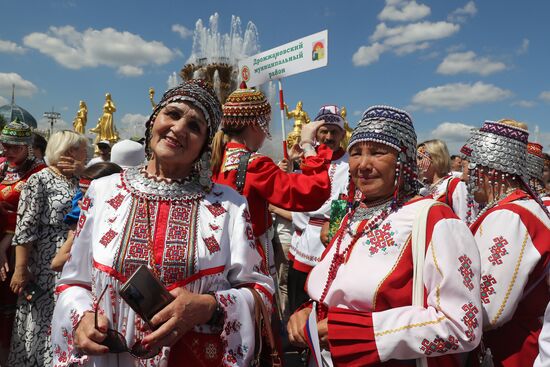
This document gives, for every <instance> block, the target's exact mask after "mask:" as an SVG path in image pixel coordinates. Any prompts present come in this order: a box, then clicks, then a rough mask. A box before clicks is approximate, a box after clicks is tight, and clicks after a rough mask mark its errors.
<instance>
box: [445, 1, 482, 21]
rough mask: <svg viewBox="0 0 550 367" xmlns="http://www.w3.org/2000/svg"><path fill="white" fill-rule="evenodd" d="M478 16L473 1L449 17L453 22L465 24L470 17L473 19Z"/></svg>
mask: <svg viewBox="0 0 550 367" xmlns="http://www.w3.org/2000/svg"><path fill="white" fill-rule="evenodd" d="M476 14H477V7H476V4H475V3H474V2H473V1H468V3H467V4H466V5H464V7H462V8H458V9H456V10H455V11H453V12H452V13H451V14H449V16H448V17H447V19H448V20H450V21H451V22H465V21H466V20H467V19H468V17H473V16H474V15H476Z"/></svg>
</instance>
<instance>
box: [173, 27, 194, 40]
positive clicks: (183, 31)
mask: <svg viewBox="0 0 550 367" xmlns="http://www.w3.org/2000/svg"><path fill="white" fill-rule="evenodd" d="M172 32H175V33H177V34H179V35H180V37H181V38H183V39H186V38H189V37H191V36H193V31H192V30H190V29H189V28H186V27H185V26H182V25H181V24H173V25H172Z"/></svg>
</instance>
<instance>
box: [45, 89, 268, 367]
mask: <svg viewBox="0 0 550 367" xmlns="http://www.w3.org/2000/svg"><path fill="white" fill-rule="evenodd" d="M220 118H221V106H220V103H219V101H218V99H217V98H216V95H215V93H214V91H213V89H212V88H211V87H210V86H209V85H207V84H206V82H204V81H201V80H190V81H187V82H184V83H183V84H181V85H179V86H177V87H175V88H173V89H170V90H168V91H167V92H166V93H165V94H164V96H163V98H162V100H161V101H160V102H159V104H158V105H157V106H156V108H155V110H154V111H153V113H152V115H151V117H150V118H149V120H148V121H147V123H146V137H147V149H146V152H147V154H148V161H147V163H146V164H145V166H142V167H135V168H134V167H132V168H128V169H127V170H125V171H123V172H122V173H120V174H115V175H112V176H108V177H103V178H100V179H97V180H94V181H93V182H92V183H91V185H90V187H89V189H88V191H87V193H86V196H85V197H84V199H83V204H82V212H81V215H80V219H79V224H78V226H77V229H76V233H75V240H74V243H73V247H72V250H71V258H70V259H69V261H68V262H67V263H66V264H65V267H64V268H63V273H62V276H61V279H60V281H59V282H58V286H57V291H58V292H59V298H58V301H57V305H56V309H55V314H54V319H53V324H52V341H53V350H54V365H56V366H68V365H72V364H73V363H81V364H84V365H90V366H115V365H118V366H134V365H147V366H158V365H162V364H164V362H165V361H166V359H167V358H169V359H170V361H169V362H170V363H172V364H173V365H182V364H183V363H185V364H187V365H189V366H221V365H222V364H223V365H224V366H245V365H248V364H249V363H250V361H251V360H252V358H253V355H254V330H255V329H254V328H255V326H254V307H255V306H254V305H255V304H254V298H253V294H252V292H256V291H257V292H258V293H259V294H260V295H261V297H263V302H265V303H266V304H267V303H269V302H270V299H271V297H272V294H273V283H272V280H271V278H270V277H269V276H268V275H266V274H265V273H263V272H262V270H261V266H260V265H261V257H260V256H259V255H258V253H257V252H256V251H251V248H254V241H253V239H251V238H250V237H249V236H248V234H249V233H251V231H252V229H251V226H250V215H249V212H248V208H247V204H246V201H245V199H244V198H243V197H242V196H240V195H239V194H237V193H236V192H235V191H234V190H233V189H231V188H229V187H227V186H223V185H217V184H213V183H212V181H211V179H210V175H211V173H210V170H209V162H210V148H209V145H210V142H211V140H212V137H213V136H214V134H215V132H216V131H217V129H218V125H219V122H220ZM141 265H145V266H146V267H147V268H148V269H149V270H150V272H151V273H152V274H153V276H155V277H156V278H157V279H158V280H159V281H160V282H161V283H162V284H163V285H164V286H166V288H168V290H170V291H171V293H172V295H173V296H174V297H175V299H174V300H173V301H171V303H169V304H168V305H167V306H166V307H165V308H163V309H162V310H161V311H159V312H158V313H157V314H156V315H155V316H154V317H152V318H151V320H150V324H151V325H152V327H153V328H154V329H155V331H151V330H150V329H148V328H147V327H146V326H145V322H144V320H142V318H141V317H140V316H139V315H138V314H136V312H134V311H133V310H132V309H131V308H130V306H129V305H128V304H127V303H126V302H125V301H124V300H123V299H122V298H121V296H120V295H119V291H120V289H121V287H122V286H123V284H124V283H125V282H126V281H127V280H128V279H129V278H130V277H131V276H132V275H133V273H134V272H135V271H136V269H137V268H138V267H140V266H141ZM104 291H106V293H105V292H104ZM102 295H103V296H102ZM159 296H160V295H159ZM96 320H97V321H96ZM113 335H115V336H116V338H117V340H116V341H117V342H116V343H115V344H113V340H112V337H113ZM166 346H173V347H172V348H171V352H170V351H169V349H168V348H163V347H166ZM161 349H162V351H161ZM126 351H129V352H130V353H123V352H126ZM138 358H142V359H141V360H140V359H138ZM147 358H152V359H149V360H147ZM178 363H179V364H178Z"/></svg>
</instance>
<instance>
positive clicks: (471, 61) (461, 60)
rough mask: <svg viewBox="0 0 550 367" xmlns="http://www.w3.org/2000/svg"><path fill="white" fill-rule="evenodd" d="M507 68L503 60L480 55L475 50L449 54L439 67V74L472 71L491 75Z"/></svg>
mask: <svg viewBox="0 0 550 367" xmlns="http://www.w3.org/2000/svg"><path fill="white" fill-rule="evenodd" d="M505 69H506V65H505V64H504V63H502V62H498V61H493V60H491V59H489V58H488V57H478V56H477V55H476V54H475V52H473V51H467V52H456V53H452V54H449V55H447V57H445V59H444V60H443V62H442V63H441V64H440V65H439V66H438V67H437V72H438V73H439V74H446V75H449V74H451V75H454V74H459V73H472V74H479V75H483V76H485V75H489V74H493V73H496V72H499V71H502V70H505Z"/></svg>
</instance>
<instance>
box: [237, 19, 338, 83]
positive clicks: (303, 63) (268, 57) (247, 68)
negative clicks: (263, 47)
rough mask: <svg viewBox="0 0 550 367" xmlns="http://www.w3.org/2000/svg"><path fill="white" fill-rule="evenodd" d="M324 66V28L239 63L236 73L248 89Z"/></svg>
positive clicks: (326, 49)
mask: <svg viewBox="0 0 550 367" xmlns="http://www.w3.org/2000/svg"><path fill="white" fill-rule="evenodd" d="M327 64H328V30H326V29H325V30H324V31H321V32H319V33H315V34H312V35H311V36H307V37H304V38H300V39H298V40H296V41H292V42H289V43H287V44H284V45H282V46H279V47H275V48H272V49H271V50H268V51H264V52H261V53H259V54H256V55H254V56H251V57H249V58H247V59H244V60H241V61H239V73H240V77H241V80H244V81H245V82H246V85H247V86H248V87H254V86H257V85H260V84H263V83H265V82H267V81H269V80H273V79H281V78H284V77H287V76H290V75H294V74H298V73H302V72H304V71H308V70H312V69H317V68H320V67H323V66H327Z"/></svg>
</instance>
